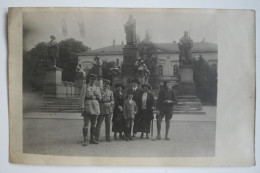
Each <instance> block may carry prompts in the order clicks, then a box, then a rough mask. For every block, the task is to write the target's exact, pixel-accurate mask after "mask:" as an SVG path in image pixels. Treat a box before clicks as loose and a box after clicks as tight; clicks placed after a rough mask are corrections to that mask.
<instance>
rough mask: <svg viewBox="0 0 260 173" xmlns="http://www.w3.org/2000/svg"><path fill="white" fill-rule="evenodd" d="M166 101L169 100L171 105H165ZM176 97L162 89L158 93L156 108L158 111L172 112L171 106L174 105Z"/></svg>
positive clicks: (171, 91) (169, 91) (170, 91)
mask: <svg viewBox="0 0 260 173" xmlns="http://www.w3.org/2000/svg"><path fill="white" fill-rule="evenodd" d="M167 100H171V101H172V102H171V103H166V101H167ZM176 102H177V100H176V97H175V94H174V92H173V90H167V89H162V90H160V91H159V94H158V99H157V107H158V109H159V111H164V112H165V111H166V112H168V111H169V112H173V105H174V103H176Z"/></svg>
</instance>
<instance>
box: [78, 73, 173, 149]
mask: <svg viewBox="0 0 260 173" xmlns="http://www.w3.org/2000/svg"><path fill="white" fill-rule="evenodd" d="M97 78H98V76H97V75H95V74H90V76H89V81H88V82H87V84H85V85H83V87H82V89H81V107H82V116H83V117H84V126H83V139H84V140H83V142H82V145H83V146H86V145H88V143H89V139H88V133H89V132H88V129H89V128H88V126H89V122H90V143H92V144H98V143H99V135H100V129H101V126H102V123H103V121H104V119H105V134H106V141H111V139H110V122H111V118H112V123H113V124H112V132H114V139H115V140H117V139H124V140H126V141H129V140H134V138H136V135H137V133H138V132H141V135H140V138H141V139H142V138H144V135H145V137H146V138H147V139H149V138H150V137H149V133H150V124H151V121H152V120H153V119H154V116H153V112H154V111H155V107H156V106H157V108H158V112H159V113H158V114H157V116H156V119H157V136H156V138H155V139H156V140H160V139H161V133H160V132H161V122H162V120H163V118H164V117H165V122H166V133H165V139H166V140H170V139H169V137H168V134H169V128H170V120H171V118H172V115H173V105H174V104H175V103H176V102H177V100H176V98H175V95H174V92H173V91H172V90H171V85H170V83H169V82H168V81H164V84H163V88H162V89H161V90H160V91H159V95H158V98H157V102H156V103H155V99H154V96H153V94H152V93H151V92H150V91H151V88H152V87H151V86H150V85H149V84H147V83H146V84H143V85H142V89H141V88H139V87H138V86H139V85H140V83H139V81H138V80H137V79H134V80H132V81H131V84H132V85H131V89H128V90H127V91H126V92H125V87H124V85H123V84H122V83H116V84H115V88H116V90H115V91H114V92H113V91H112V90H110V84H111V81H110V80H107V79H103V88H102V89H100V88H99V87H98V86H96V85H95V82H96V80H97ZM131 134H132V135H131ZM118 135H119V136H118Z"/></svg>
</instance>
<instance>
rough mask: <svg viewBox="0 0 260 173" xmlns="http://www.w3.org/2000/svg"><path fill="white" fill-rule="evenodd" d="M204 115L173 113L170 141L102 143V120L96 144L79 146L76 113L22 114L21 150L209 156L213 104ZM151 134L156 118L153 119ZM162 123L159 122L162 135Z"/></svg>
mask: <svg viewBox="0 0 260 173" xmlns="http://www.w3.org/2000/svg"><path fill="white" fill-rule="evenodd" d="M203 110H204V111H205V112H206V114H205V115H181V114H176V115H174V117H173V119H172V120H171V128H170V132H169V133H170V134H169V137H170V139H171V140H170V141H166V140H163V139H162V140H160V141H151V140H149V139H139V136H140V133H139V134H138V136H137V138H136V139H135V140H134V141H128V142H127V141H124V140H114V139H113V133H112V132H111V137H112V139H113V140H112V141H111V142H106V141H104V139H105V131H104V126H105V124H104V123H103V125H102V129H101V135H100V143H99V144H98V145H95V144H89V145H88V146H86V147H83V146H82V145H81V141H82V139H83V136H82V126H83V120H82V117H81V116H80V114H79V113H37V112H30V113H25V114H24V119H23V151H24V152H25V153H32V154H47V155H63V156H97V157H98V156H104V157H157V156H159V157H211V156H214V151H215V132H216V107H210V106H206V107H203ZM153 129H154V137H155V136H156V120H154V128H153ZM164 132H165V123H164V122H163V123H162V132H161V135H162V137H163V136H164Z"/></svg>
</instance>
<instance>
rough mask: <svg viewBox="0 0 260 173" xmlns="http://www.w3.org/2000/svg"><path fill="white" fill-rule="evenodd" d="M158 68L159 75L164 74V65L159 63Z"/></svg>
mask: <svg viewBox="0 0 260 173" xmlns="http://www.w3.org/2000/svg"><path fill="white" fill-rule="evenodd" d="M157 68H158V69H157V70H158V72H157V73H158V75H159V76H163V66H162V65H159V66H158V67H157Z"/></svg>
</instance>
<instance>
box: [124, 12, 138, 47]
mask: <svg viewBox="0 0 260 173" xmlns="http://www.w3.org/2000/svg"><path fill="white" fill-rule="evenodd" d="M124 28H125V34H126V43H127V45H134V44H135V43H136V21H135V19H133V16H132V15H130V16H129V18H128V21H127V22H126V24H125V25H124Z"/></svg>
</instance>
